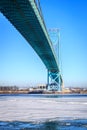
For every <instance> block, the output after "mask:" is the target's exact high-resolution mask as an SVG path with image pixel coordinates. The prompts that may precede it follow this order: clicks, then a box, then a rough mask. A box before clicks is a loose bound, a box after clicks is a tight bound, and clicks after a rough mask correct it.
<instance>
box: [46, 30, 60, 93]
mask: <svg viewBox="0 0 87 130" xmlns="http://www.w3.org/2000/svg"><path fill="white" fill-rule="evenodd" d="M48 32H49V36H50V39H51V42H52V44H53V48H54V50H55V53H56V57H57V61H58V64H59V71H56V70H47V86H48V90H51V91H61V90H62V82H61V75H60V44H59V40H60V32H59V29H58V28H53V29H49V30H48Z"/></svg>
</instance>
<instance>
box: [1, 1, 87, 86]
mask: <svg viewBox="0 0 87 130" xmlns="http://www.w3.org/2000/svg"><path fill="white" fill-rule="evenodd" d="M40 1H41V7H42V12H43V16H44V20H45V23H46V26H47V28H48V29H49V28H59V29H60V45H61V50H60V51H61V61H62V74H63V79H64V84H65V86H86V87H87V0H50V1H49V0H40ZM46 80H47V70H46V67H45V66H44V64H43V63H42V61H41V60H40V59H39V57H38V56H37V54H36V53H35V52H34V50H33V49H32V48H31V47H30V45H29V44H28V43H27V42H26V40H25V39H24V38H23V37H22V36H21V34H19V32H18V31H17V30H16V29H15V28H14V27H13V26H12V25H11V24H10V23H9V22H8V20H7V19H6V18H5V17H4V16H3V15H2V14H0V85H18V86H28V85H37V84H39V83H40V84H41V83H46Z"/></svg>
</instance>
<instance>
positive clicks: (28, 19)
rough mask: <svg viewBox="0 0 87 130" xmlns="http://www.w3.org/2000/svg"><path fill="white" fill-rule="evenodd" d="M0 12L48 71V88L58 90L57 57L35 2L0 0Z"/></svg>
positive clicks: (59, 75) (59, 80) (59, 86)
mask: <svg viewBox="0 0 87 130" xmlns="http://www.w3.org/2000/svg"><path fill="white" fill-rule="evenodd" d="M0 11H1V13H3V15H4V16H6V18H7V19H8V20H9V21H10V22H11V23H12V25H14V27H15V28H16V29H17V30H18V31H19V32H20V33H21V35H22V36H23V37H24V38H25V39H26V40H27V42H28V43H29V44H30V45H31V46H32V48H33V49H34V50H35V51H36V53H37V54H38V56H39V57H40V58H41V60H42V61H43V63H44V64H45V66H46V68H47V70H48V83H47V84H48V86H49V84H50V82H51V84H56V87H57V90H60V89H61V86H62V83H63V80H62V76H61V74H60V69H59V64H58V61H57V56H56V53H55V50H54V47H53V44H52V41H51V39H50V37H49V35H48V32H47V29H46V26H45V23H44V20H43V17H42V16H41V13H40V11H39V9H38V7H37V4H36V2H35V0H0ZM49 79H51V80H49Z"/></svg>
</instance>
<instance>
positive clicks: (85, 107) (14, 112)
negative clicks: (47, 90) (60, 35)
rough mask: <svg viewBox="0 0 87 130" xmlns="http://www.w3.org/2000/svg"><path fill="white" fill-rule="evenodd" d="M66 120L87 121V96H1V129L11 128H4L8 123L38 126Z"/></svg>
mask: <svg viewBox="0 0 87 130" xmlns="http://www.w3.org/2000/svg"><path fill="white" fill-rule="evenodd" d="M66 120H85V121H87V95H84V96H83V95H81V96H80V95H71V96H70V95H64V96H61V95H60V96H58V95H13V96H12V95H2V96H0V124H1V125H0V126H1V128H5V127H7V126H9V124H8V125H7V126H4V124H5V123H6V122H8V121H9V123H10V122H31V123H35V122H36V124H37V122H39V123H42V122H50V121H53V122H54V121H66ZM3 123H4V124H3ZM68 124H69V123H68ZM85 126H86V124H85ZM8 128H9V127H8ZM13 128H14V127H13ZM15 128H16V127H15ZM9 129H10V128H9ZM35 129H36V127H35ZM86 129H87V126H86ZM0 130H1V129H0Z"/></svg>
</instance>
